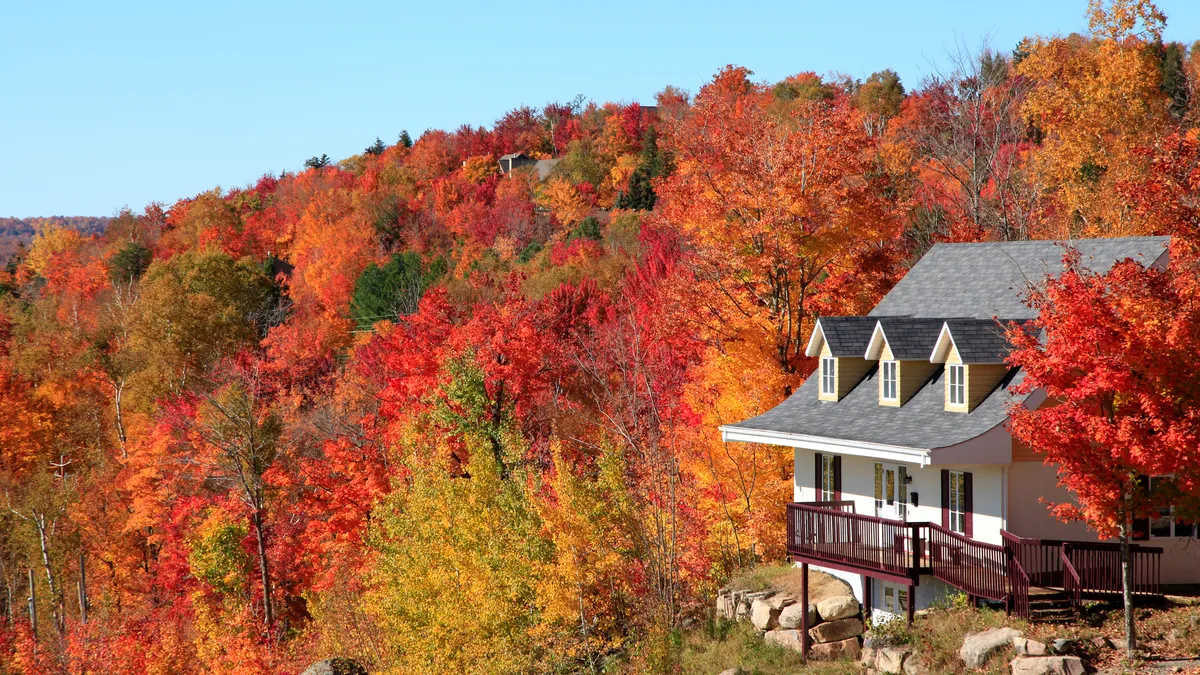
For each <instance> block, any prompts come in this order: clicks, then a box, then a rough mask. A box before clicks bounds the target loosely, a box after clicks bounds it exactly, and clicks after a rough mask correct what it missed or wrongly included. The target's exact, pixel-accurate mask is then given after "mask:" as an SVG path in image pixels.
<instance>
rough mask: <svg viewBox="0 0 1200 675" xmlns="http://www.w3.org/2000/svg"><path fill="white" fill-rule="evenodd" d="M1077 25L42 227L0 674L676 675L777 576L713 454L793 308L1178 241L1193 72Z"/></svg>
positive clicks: (25, 286)
mask: <svg viewBox="0 0 1200 675" xmlns="http://www.w3.org/2000/svg"><path fill="white" fill-rule="evenodd" d="M1086 21H1087V24H1088V26H1089V30H1088V32H1087V33H1085V34H1072V35H1067V36H1045V37H1039V36H1031V37H1029V38H1026V39H1025V40H1023V41H1022V42H1021V43H1020V44H1019V45H1016V46H1015V47H1014V48H1012V49H1008V48H1005V49H1003V50H994V49H990V48H986V47H985V48H980V49H976V50H973V51H966V50H964V51H962V52H961V53H957V54H952V55H950V56H949V57H948V59H947V63H948V64H949V65H948V66H947V67H946V68H945V69H944V70H943V71H942V72H938V73H935V74H933V75H930V76H929V77H927V78H926V79H924V80H923V81H921V82H919V83H902V82H901V81H900V80H899V78H898V77H897V75H896V74H895V73H894V72H893V71H891V70H880V71H879V72H877V73H875V74H873V75H871V76H870V77H867V78H866V79H863V80H857V79H853V78H850V77H845V76H840V75H818V74H814V73H811V72H801V73H799V74H797V75H794V76H791V77H788V78H786V79H784V80H782V81H779V82H764V81H760V80H758V79H756V77H755V75H754V73H753V72H751V71H750V70H748V69H746V68H743V67H738V66H728V67H725V68H723V69H721V70H720V72H717V73H715V74H714V75H713V76H712V79H711V80H710V81H708V82H707V83H705V84H703V86H701V87H700V88H699V89H698V90H697V91H695V92H694V93H689V92H686V91H684V90H682V89H678V88H675V87H671V86H667V87H665V88H664V89H662V91H661V92H660V93H659V94H658V95H657V98H656V100H655V101H654V102H653V103H652V104H651V103H650V102H647V105H646V106H645V107H643V106H641V105H638V104H636V103H634V104H622V103H604V104H600V103H595V102H589V101H587V100H585V99H584V98H582V97H580V98H577V99H575V100H573V101H570V102H568V103H550V104H547V105H546V106H544V107H542V108H540V109H533V108H518V109H516V110H512V111H511V112H509V113H507V114H505V115H504V116H503V117H502V118H500V119H499V120H497V121H496V122H495V123H494V125H492V126H491V128H476V127H471V126H462V127H460V128H458V129H456V130H453V131H441V130H429V131H425V132H424V133H421V134H420V135H419V137H417V138H415V139H413V138H412V137H410V136H409V134H408V133H407V132H406V133H404V134H402V135H401V136H400V137H399V139H398V140H397V141H396V142H395V143H392V144H388V143H385V142H383V141H382V140H378V139H377V140H376V141H375V142H374V143H373V144H371V145H370V146H368V147H367V148H366V149H365V150H364V151H363V152H362V153H361V154H358V155H355V156H352V157H349V158H346V159H342V160H341V161H335V160H331V159H330V158H329V157H327V156H325V155H318V156H315V157H313V158H312V159H310V160H309V161H308V162H306V163H305V164H304V166H303V168H301V167H300V166H297V171H295V172H287V173H284V174H282V175H265V176H263V177H262V178H261V179H260V180H258V181H257V182H256V183H255V184H253V185H249V186H245V187H240V188H233V189H220V188H215V189H213V190H211V191H208V192H203V193H200V194H197V195H194V196H191V197H186V198H183V199H180V200H179V201H177V202H175V203H174V204H169V205H168V204H149V205H147V206H145V207H144V208H141V209H139V210H125V211H123V212H121V213H120V214H118V215H117V216H115V217H114V218H112V219H111V220H110V221H109V222H108V223H107V226H106V227H104V228H103V231H93V230H88V229H82V230H81V229H80V228H76V227H70V226H67V225H61V224H54V223H46V224H43V225H41V226H40V227H39V229H38V232H37V234H36V236H34V237H33V239H32V242H31V243H30V245H29V246H28V248H27V249H22V250H19V251H18V252H17V253H16V254H15V255H14V256H13V257H12V258H11V260H10V261H9V263H8V265H7V267H5V268H4V269H3V270H0V490H2V492H3V500H4V502H3V508H2V509H0V585H2V587H3V588H2V590H0V673H3V674H4V675H16V674H18V673H19V674H34V673H72V674H74V673H79V674H83V673H121V674H130V675H133V674H137V675H143V674H145V675H150V674H160V673H201V672H203V673H225V674H229V675H234V674H250V673H280V674H284V673H289V674H294V673H298V672H300V671H301V670H303V669H304V668H305V667H306V666H307V665H308V664H310V663H312V662H313V661H315V660H317V659H322V658H328V657H331V656H345V657H351V658H353V659H355V660H357V661H358V662H360V663H362V664H364V665H365V666H367V668H368V669H369V670H371V671H372V672H385V673H439V672H455V673H481V674H482V673H573V672H590V673H598V672H610V673H611V672H630V673H635V672H636V673H640V672H662V673H671V672H678V664H677V663H676V662H675V660H674V656H673V654H674V651H673V649H674V648H673V645H675V644H676V643H677V636H678V634H679V632H680V631H683V630H686V629H687V628H688V627H689V626H692V625H694V624H695V622H696V621H697V620H698V617H700V616H701V615H702V613H703V612H704V611H705V609H704V608H705V606H706V605H707V603H709V601H710V599H711V597H712V595H713V593H714V592H715V591H716V589H718V588H719V587H720V586H721V585H722V584H723V583H724V582H725V581H726V580H727V579H728V578H729V577H730V575H731V574H733V573H735V572H736V571H738V570H740V569H744V568H746V567H747V566H750V565H753V564H756V563H758V562H763V561H778V560H780V559H782V558H783V556H784V551H783V544H784V514H785V508H784V504H785V503H786V502H788V501H790V499H791V497H792V470H793V467H792V461H793V458H792V453H791V452H790V451H788V450H786V449H782V448H777V447H769V446H758V445H752V444H724V443H722V442H721V438H720V434H719V432H718V430H717V427H718V426H719V425H721V424H724V423H730V422H736V421H739V420H742V419H745V418H747V417H750V416H753V415H756V414H758V413H761V412H763V411H765V410H767V409H769V408H770V407H772V406H774V405H775V404H777V403H778V402H779V401H781V400H782V399H783V398H784V397H786V396H788V395H789V394H790V393H791V392H792V391H793V390H794V389H795V388H796V387H797V386H798V384H799V383H801V382H802V381H803V379H804V378H805V377H806V376H807V374H808V373H809V372H810V371H811V370H812V368H813V367H814V364H813V363H812V362H811V359H809V358H807V357H806V356H805V355H804V345H805V341H806V340H807V338H808V333H809V330H810V328H811V326H812V324H813V321H814V320H815V318H816V317H818V316H822V315H849V314H863V313H865V312H866V311H868V310H869V309H870V308H871V307H872V306H873V305H874V303H875V302H876V301H877V300H878V299H879V298H880V297H881V296H882V295H883V294H884V293H886V292H887V291H888V290H889V289H890V288H891V286H892V285H893V284H895V283H896V281H897V280H898V279H900V278H901V277H902V276H903V275H904V273H905V270H906V269H907V268H908V267H909V266H911V265H912V264H913V263H914V262H915V260H916V259H917V258H919V257H920V255H921V254H922V253H923V252H924V251H926V250H928V248H929V247H930V246H931V245H933V244H934V243H936V242H962V241H989V240H1025V239H1071V238H1077V237H1118V236H1133V235H1149V234H1156V235H1158V234H1171V235H1176V236H1177V237H1178V238H1179V239H1180V240H1181V241H1185V242H1186V241H1193V242H1194V241H1200V239H1198V238H1196V234H1197V233H1200V203H1198V202H1197V200H1196V194H1197V192H1196V185H1197V184H1198V182H1200V134H1198V125H1200V43H1198V44H1197V45H1193V46H1189V45H1184V44H1179V43H1165V42H1163V40H1162V31H1163V29H1164V27H1165V24H1166V17H1165V16H1164V15H1163V14H1162V13H1161V12H1160V11H1159V10H1158V9H1157V8H1156V7H1154V5H1152V4H1151V3H1149V2H1147V1H1146V0H1140V1H1137V0H1112V1H1111V2H1107V3H1101V2H1093V3H1092V4H1091V5H1090V7H1089V8H1088V9H1087V12H1086ZM399 123H401V122H399V121H398V124H399ZM367 140H369V139H367ZM509 153H523V154H524V155H526V156H527V157H529V158H531V159H558V160H559V161H558V163H557V164H555V165H554V167H553V169H552V170H550V172H549V173H548V174H547V175H546V176H545V177H544V178H542V176H540V175H539V173H538V171H537V170H536V169H534V168H532V167H520V168H513V169H512V170H511V171H504V170H502V169H501V164H500V161H499V159H500V157H501V156H503V155H506V154H509ZM305 154H307V153H305ZM298 164H299V162H298ZM31 617H34V618H36V624H35V622H34V621H31Z"/></svg>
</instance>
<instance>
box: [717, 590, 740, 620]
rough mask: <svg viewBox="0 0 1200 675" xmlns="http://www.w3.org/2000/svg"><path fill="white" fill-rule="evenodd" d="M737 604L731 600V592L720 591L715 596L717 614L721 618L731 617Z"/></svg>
mask: <svg viewBox="0 0 1200 675" xmlns="http://www.w3.org/2000/svg"><path fill="white" fill-rule="evenodd" d="M736 607H737V605H736V604H735V603H734V601H733V594H732V593H722V594H720V595H718V596H717V616H718V617H720V618H722V619H732V618H733V617H734V613H735V612H736V611H737V610H736Z"/></svg>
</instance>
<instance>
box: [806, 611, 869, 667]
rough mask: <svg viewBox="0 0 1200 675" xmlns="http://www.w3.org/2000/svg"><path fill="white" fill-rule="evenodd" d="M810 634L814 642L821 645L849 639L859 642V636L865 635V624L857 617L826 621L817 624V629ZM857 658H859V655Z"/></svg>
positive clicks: (811, 630) (811, 629)
mask: <svg viewBox="0 0 1200 675" xmlns="http://www.w3.org/2000/svg"><path fill="white" fill-rule="evenodd" d="M808 634H809V635H811V636H812V639H813V642H819V643H825V642H841V641H842V640H845V639H847V638H854V639H855V640H857V639H858V636H859V635H862V634H863V622H862V621H861V620H860V619H858V618H857V617H855V618H853V619H838V620H837V621H826V622H825V623H819V624H817V625H816V627H815V628H810V629H809V631H808ZM855 658H858V654H857V653H856V654H855Z"/></svg>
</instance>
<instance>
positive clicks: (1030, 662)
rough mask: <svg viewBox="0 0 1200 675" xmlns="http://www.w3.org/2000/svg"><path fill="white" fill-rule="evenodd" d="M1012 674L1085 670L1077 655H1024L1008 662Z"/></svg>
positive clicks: (1064, 674) (1075, 674) (1079, 673)
mask: <svg viewBox="0 0 1200 675" xmlns="http://www.w3.org/2000/svg"><path fill="white" fill-rule="evenodd" d="M1009 665H1010V666H1012V673H1013V675H1083V674H1084V673H1085V672H1087V671H1086V670H1085V669H1084V667H1083V661H1081V660H1080V659H1079V657H1078V656H1024V657H1017V658H1015V659H1013V660H1012V663H1010V664H1009Z"/></svg>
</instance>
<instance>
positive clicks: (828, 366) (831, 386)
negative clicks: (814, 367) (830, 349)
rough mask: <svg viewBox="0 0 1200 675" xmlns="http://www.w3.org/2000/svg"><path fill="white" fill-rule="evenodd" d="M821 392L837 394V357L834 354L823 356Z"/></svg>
mask: <svg viewBox="0 0 1200 675" xmlns="http://www.w3.org/2000/svg"><path fill="white" fill-rule="evenodd" d="M821 393H822V394H827V395H830V396H836V395H837V359H835V358H833V357H832V356H822V357H821Z"/></svg>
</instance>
